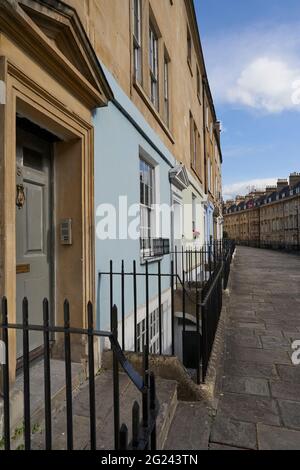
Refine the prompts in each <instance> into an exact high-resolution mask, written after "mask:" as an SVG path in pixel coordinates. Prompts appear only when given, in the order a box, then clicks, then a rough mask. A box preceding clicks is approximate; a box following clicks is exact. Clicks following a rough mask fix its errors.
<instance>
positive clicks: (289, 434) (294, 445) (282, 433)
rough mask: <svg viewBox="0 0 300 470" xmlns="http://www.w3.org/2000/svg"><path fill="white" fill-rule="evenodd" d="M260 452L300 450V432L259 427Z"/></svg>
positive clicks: (272, 427)
mask: <svg viewBox="0 0 300 470" xmlns="http://www.w3.org/2000/svg"><path fill="white" fill-rule="evenodd" d="M257 439H258V448H259V450H300V431H293V430H291V429H287V428H283V427H275V426H266V425H264V424H258V425H257Z"/></svg>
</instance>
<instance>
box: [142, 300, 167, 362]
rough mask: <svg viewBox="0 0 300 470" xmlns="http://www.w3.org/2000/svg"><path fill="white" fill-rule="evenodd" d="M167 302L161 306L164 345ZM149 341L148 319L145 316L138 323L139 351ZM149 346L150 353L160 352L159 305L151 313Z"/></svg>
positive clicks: (162, 340)
mask: <svg viewBox="0 0 300 470" xmlns="http://www.w3.org/2000/svg"><path fill="white" fill-rule="evenodd" d="M165 308H166V304H164V305H162V306H161V324H162V332H161V335H162V337H161V342H162V345H164V328H163V326H164V312H165ZM146 342H147V320H146V318H144V319H143V320H142V321H141V322H140V323H138V325H137V344H138V351H139V352H142V351H143V349H144V346H145V345H146ZM149 346H150V348H149V349H150V354H159V353H160V351H159V308H158V307H157V308H156V309H155V310H153V311H152V312H151V313H150V314H149Z"/></svg>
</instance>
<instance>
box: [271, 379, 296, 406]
mask: <svg viewBox="0 0 300 470" xmlns="http://www.w3.org/2000/svg"><path fill="white" fill-rule="evenodd" d="M270 386H271V394H272V396H273V397H275V398H283V399H284V400H294V401H299V403H300V384H296V383H293V384H291V382H283V381H282V380H280V381H274V382H271V383H270Z"/></svg>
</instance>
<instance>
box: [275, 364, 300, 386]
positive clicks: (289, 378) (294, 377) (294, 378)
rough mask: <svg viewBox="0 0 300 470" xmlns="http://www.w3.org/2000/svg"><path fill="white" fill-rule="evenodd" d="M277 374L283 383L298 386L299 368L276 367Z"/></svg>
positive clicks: (299, 381)
mask: <svg viewBox="0 0 300 470" xmlns="http://www.w3.org/2000/svg"><path fill="white" fill-rule="evenodd" d="M276 367H277V372H278V376H279V378H280V379H281V380H283V381H284V382H290V383H292V384H294V383H299V384H300V367H299V366H281V365H278V366H276Z"/></svg>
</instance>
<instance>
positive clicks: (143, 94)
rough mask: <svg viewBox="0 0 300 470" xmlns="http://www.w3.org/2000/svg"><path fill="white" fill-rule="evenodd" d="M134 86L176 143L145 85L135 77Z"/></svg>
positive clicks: (168, 135)
mask: <svg viewBox="0 0 300 470" xmlns="http://www.w3.org/2000/svg"><path fill="white" fill-rule="evenodd" d="M133 86H134V88H135V90H136V91H137V93H138V94H139V95H140V97H141V98H142V100H143V101H144V103H145V104H146V106H147V107H148V108H149V110H150V111H151V113H152V115H153V116H154V117H155V119H156V120H157V122H158V123H159V125H160V126H161V128H162V129H163V131H164V133H165V134H166V135H167V137H168V138H169V139H170V141H171V142H172V144H174V143H175V139H174V136H173V134H172V133H171V131H170V129H169V128H168V127H167V125H166V124H165V122H164V121H163V119H162V118H161V116H160V114H159V112H158V111H157V109H156V108H155V107H154V105H153V104H152V102H151V100H150V99H149V97H148V96H147V94H146V93H145V91H144V89H143V87H142V86H141V85H140V84H139V83H138V82H137V81H136V80H135V79H134V81H133Z"/></svg>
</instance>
